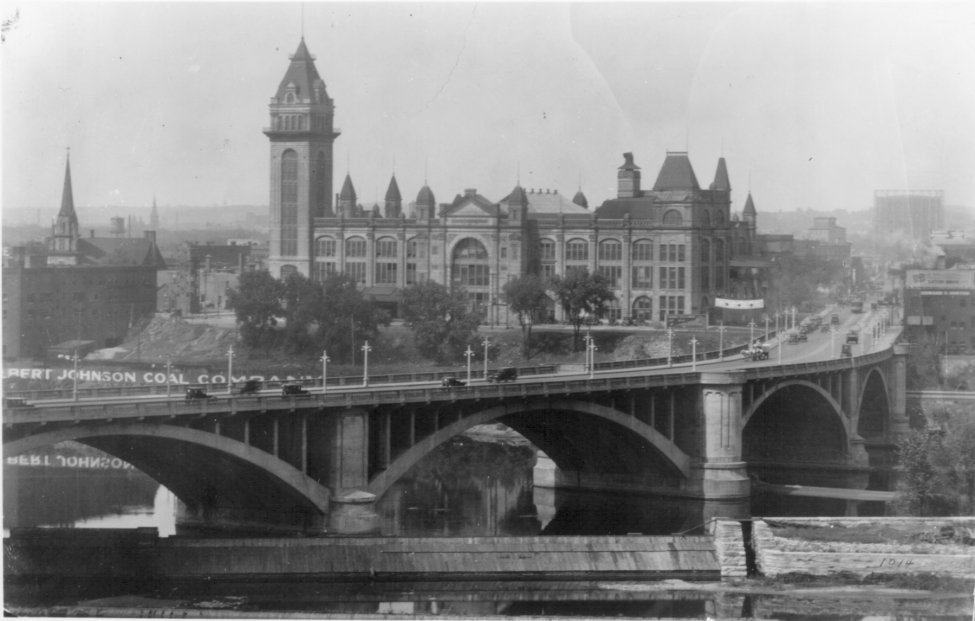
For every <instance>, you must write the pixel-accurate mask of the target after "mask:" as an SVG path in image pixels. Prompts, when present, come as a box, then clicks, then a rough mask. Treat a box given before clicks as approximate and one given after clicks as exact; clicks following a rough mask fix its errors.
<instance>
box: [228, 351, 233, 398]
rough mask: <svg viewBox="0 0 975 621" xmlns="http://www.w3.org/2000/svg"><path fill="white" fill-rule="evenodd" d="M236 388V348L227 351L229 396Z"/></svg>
mask: <svg viewBox="0 0 975 621" xmlns="http://www.w3.org/2000/svg"><path fill="white" fill-rule="evenodd" d="M233 386H234V346H233V345H231V346H230V349H228V350H227V394H228V395H229V394H230V393H231V392H233Z"/></svg>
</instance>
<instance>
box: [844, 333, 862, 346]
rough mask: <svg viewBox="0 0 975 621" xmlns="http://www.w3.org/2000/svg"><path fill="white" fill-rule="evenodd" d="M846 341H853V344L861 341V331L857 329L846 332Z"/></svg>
mask: <svg viewBox="0 0 975 621" xmlns="http://www.w3.org/2000/svg"><path fill="white" fill-rule="evenodd" d="M846 342H847V343H853V344H856V343H859V342H860V333H859V332H857V331H856V330H850V331H849V332H847V333H846Z"/></svg>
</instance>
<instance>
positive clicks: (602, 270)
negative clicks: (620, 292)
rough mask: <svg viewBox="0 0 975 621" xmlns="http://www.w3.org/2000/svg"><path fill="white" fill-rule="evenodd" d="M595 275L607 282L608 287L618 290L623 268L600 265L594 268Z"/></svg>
mask: <svg viewBox="0 0 975 621" xmlns="http://www.w3.org/2000/svg"><path fill="white" fill-rule="evenodd" d="M596 273H597V274H599V275H601V276H602V277H603V278H605V279H606V280H608V281H609V286H610V287H613V288H614V289H619V287H620V278H622V277H623V268H622V267H621V266H619V265H600V266H599V267H598V268H596Z"/></svg>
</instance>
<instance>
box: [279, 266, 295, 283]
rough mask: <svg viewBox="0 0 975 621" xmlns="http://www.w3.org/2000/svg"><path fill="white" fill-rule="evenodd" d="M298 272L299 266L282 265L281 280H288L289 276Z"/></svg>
mask: <svg viewBox="0 0 975 621" xmlns="http://www.w3.org/2000/svg"><path fill="white" fill-rule="evenodd" d="M297 273H298V268H297V267H295V266H294V265H282V266H281V272H280V274H281V280H287V278H288V277H289V276H291V275H293V274H297Z"/></svg>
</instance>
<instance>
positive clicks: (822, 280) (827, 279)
mask: <svg viewBox="0 0 975 621" xmlns="http://www.w3.org/2000/svg"><path fill="white" fill-rule="evenodd" d="M771 281H772V282H771V286H772V289H771V291H772V297H773V300H774V303H775V304H776V305H777V306H778V307H779V308H786V307H789V306H795V307H800V306H802V304H803V302H809V301H812V300H813V298H814V297H815V295H816V290H817V289H818V288H819V287H826V286H832V285H835V284H836V283H838V282H843V267H842V265H841V264H840V263H838V262H835V261H829V260H827V259H823V258H820V257H816V256H812V255H810V256H795V255H783V256H781V257H777V258H776V260H775V263H774V264H773V266H772V272H771Z"/></svg>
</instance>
